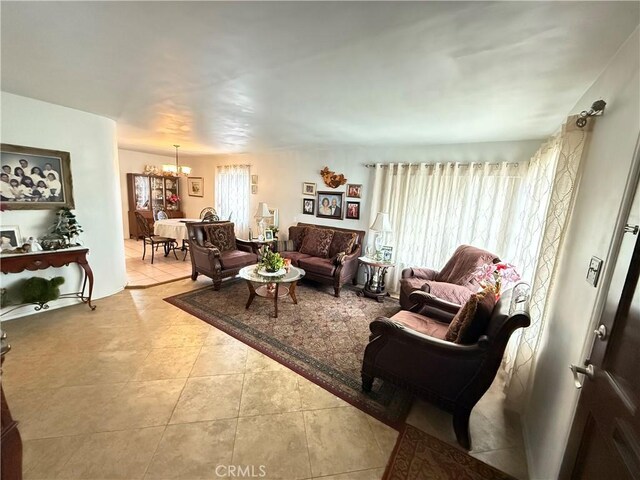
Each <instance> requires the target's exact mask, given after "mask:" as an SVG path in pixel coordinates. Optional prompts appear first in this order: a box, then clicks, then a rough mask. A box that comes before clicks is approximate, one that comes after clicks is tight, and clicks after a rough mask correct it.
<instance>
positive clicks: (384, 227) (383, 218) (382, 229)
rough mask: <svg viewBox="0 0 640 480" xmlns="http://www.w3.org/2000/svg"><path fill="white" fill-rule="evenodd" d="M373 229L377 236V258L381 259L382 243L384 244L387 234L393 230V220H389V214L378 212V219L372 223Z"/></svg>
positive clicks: (374, 241) (375, 239)
mask: <svg viewBox="0 0 640 480" xmlns="http://www.w3.org/2000/svg"><path fill="white" fill-rule="evenodd" d="M371 230H373V231H374V232H376V236H375V238H374V240H373V243H374V245H375V247H376V258H377V259H379V258H380V257H381V255H382V253H381V250H382V245H383V244H384V239H385V234H387V233H389V232H392V230H391V222H389V214H388V213H383V212H378V214H377V215H376V219H375V221H374V222H373V225H371Z"/></svg>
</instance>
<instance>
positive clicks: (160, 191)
mask: <svg viewBox="0 0 640 480" xmlns="http://www.w3.org/2000/svg"><path fill="white" fill-rule="evenodd" d="M150 178H151V203H152V205H153V211H154V212H155V211H157V210H162V209H164V196H165V193H164V178H162V177H150Z"/></svg>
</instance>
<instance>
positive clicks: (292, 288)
mask: <svg viewBox="0 0 640 480" xmlns="http://www.w3.org/2000/svg"><path fill="white" fill-rule="evenodd" d="M297 284H298V282H293V283H291V285H290V286H289V295H291V299H292V300H293V303H294V304H296V305H297V304H298V298H297V297H296V285H297Z"/></svg>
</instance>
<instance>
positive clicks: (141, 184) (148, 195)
mask: <svg viewBox="0 0 640 480" xmlns="http://www.w3.org/2000/svg"><path fill="white" fill-rule="evenodd" d="M178 180H179V179H178V178H177V177H163V176H160V175H143V174H139V173H127V190H128V197H129V215H128V217H129V237H131V238H139V237H140V236H141V234H140V232H139V231H138V225H137V223H136V216H135V212H139V213H141V214H142V216H143V217H145V218H146V219H147V221H148V222H149V224H150V225H151V228H152V229H153V222H154V219H155V215H154V214H155V212H157V211H158V210H164V211H165V212H167V215H168V216H169V218H182V217H184V213H183V212H182V211H181V210H180V201H177V202H172V201H171V197H172V196H173V195H176V196H178V197H179V196H180V193H179V181H178Z"/></svg>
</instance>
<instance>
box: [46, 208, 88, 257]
mask: <svg viewBox="0 0 640 480" xmlns="http://www.w3.org/2000/svg"><path fill="white" fill-rule="evenodd" d="M81 232H82V227H81V226H80V224H79V223H78V221H77V220H76V216H75V215H74V214H73V212H71V210H70V209H69V208H67V207H62V208H61V209H60V210H58V211H57V212H56V221H55V224H54V225H53V228H52V231H51V233H49V234H48V235H45V236H44V237H43V238H42V247H43V248H44V249H45V250H56V249H59V248H66V247H73V246H75V245H76V243H75V238H76V237H77V236H78V235H80V233H81Z"/></svg>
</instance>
